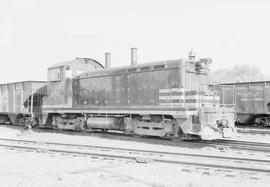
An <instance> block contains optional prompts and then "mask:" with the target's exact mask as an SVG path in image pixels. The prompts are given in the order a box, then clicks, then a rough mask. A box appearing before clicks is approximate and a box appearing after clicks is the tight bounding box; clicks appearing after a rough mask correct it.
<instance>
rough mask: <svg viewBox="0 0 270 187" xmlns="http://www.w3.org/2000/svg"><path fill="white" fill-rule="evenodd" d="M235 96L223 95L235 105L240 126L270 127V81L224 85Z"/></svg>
mask: <svg viewBox="0 0 270 187" xmlns="http://www.w3.org/2000/svg"><path fill="white" fill-rule="evenodd" d="M221 85H225V86H230V87H231V88H232V89H233V92H231V93H233V94H225V95H224V96H222V95H221V98H223V99H226V100H228V99H229V100H231V101H232V104H234V105H235V110H236V114H237V118H236V119H237V120H236V121H237V123H238V124H239V125H241V124H242V125H243V124H244V125H247V124H255V125H258V126H268V127H270V81H257V82H239V83H224V84H221Z"/></svg>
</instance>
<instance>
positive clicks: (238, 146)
mask: <svg viewBox="0 0 270 187" xmlns="http://www.w3.org/2000/svg"><path fill="white" fill-rule="evenodd" d="M7 127H8V128H16V129H22V128H23V127H22V126H7ZM33 131H35V132H37V133H43V132H47V133H59V134H67V135H74V136H78V135H79V136H95V137H101V138H106V139H114V140H122V141H135V142H142V143H148V144H157V145H160V144H161V145H168V146H175V147H187V148H204V147H205V148H206V147H213V148H218V149H223V148H224V149H234V150H241V151H242V150H246V151H252V152H264V153H270V143H259V142H247V141H236V140H211V141H207V140H201V141H170V140H169V139H160V138H158V137H140V138H138V137H133V136H130V135H125V134H122V133H117V132H106V133H104V132H101V131H93V132H76V131H67V130H62V131H59V130H55V129H43V128H41V129H40V128H37V129H33Z"/></svg>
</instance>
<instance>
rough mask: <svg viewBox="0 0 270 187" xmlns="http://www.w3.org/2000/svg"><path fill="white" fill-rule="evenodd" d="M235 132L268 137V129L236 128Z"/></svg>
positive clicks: (269, 131) (269, 129) (269, 132)
mask: <svg viewBox="0 0 270 187" xmlns="http://www.w3.org/2000/svg"><path fill="white" fill-rule="evenodd" d="M237 132H239V133H246V134H261V135H269V134H270V128H269V127H268V128H259V127H243V126H238V127H237Z"/></svg>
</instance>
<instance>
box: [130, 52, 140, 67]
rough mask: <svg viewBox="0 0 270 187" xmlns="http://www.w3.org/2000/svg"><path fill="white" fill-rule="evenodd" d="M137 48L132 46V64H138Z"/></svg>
mask: <svg viewBox="0 0 270 187" xmlns="http://www.w3.org/2000/svg"><path fill="white" fill-rule="evenodd" d="M137 63H138V62H137V48H131V65H137Z"/></svg>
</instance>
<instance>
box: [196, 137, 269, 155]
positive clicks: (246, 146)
mask: <svg viewBox="0 0 270 187" xmlns="http://www.w3.org/2000/svg"><path fill="white" fill-rule="evenodd" d="M201 143H205V144H209V145H214V146H223V147H228V148H230V149H237V150H247V151H256V152H265V153H270V143H260V142H248V141H237V140H211V141H202V142H201Z"/></svg>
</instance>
